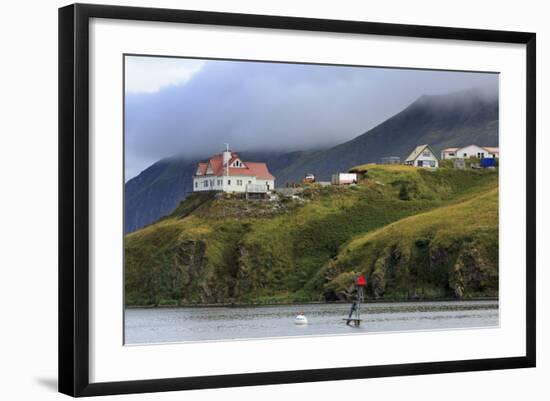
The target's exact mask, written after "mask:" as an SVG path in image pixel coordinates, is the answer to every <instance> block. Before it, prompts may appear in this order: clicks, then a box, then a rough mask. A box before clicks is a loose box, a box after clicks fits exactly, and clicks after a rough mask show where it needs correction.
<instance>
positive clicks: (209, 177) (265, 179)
mask: <svg viewBox="0 0 550 401" xmlns="http://www.w3.org/2000/svg"><path fill="white" fill-rule="evenodd" d="M274 188H275V177H274V176H273V175H271V173H270V172H269V169H268V168H267V164H265V163H258V162H249V161H244V160H241V158H240V157H239V155H238V153H236V152H232V151H231V150H229V146H228V145H227V146H226V149H225V151H224V152H222V153H220V154H216V155H213V156H212V157H210V159H209V160H208V161H206V162H203V163H199V164H198V165H197V170H196V171H195V174H194V175H193V191H194V192H201V191H223V192H242V193H246V194H267V193H268V192H269V191H270V190H272V189H274Z"/></svg>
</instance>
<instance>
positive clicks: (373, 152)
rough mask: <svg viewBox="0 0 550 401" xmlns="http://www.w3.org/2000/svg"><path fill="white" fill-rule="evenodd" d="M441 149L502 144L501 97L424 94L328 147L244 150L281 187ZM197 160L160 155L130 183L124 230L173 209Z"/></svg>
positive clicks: (471, 93) (185, 190)
mask: <svg viewBox="0 0 550 401" xmlns="http://www.w3.org/2000/svg"><path fill="white" fill-rule="evenodd" d="M423 143H429V144H430V145H431V146H432V148H433V149H434V150H435V151H436V152H438V151H439V150H441V149H443V148H445V147H449V146H463V145H468V144H470V143H477V144H480V145H485V146H498V99H497V98H496V97H490V96H487V95H486V94H485V93H483V91H481V90H475V89H472V90H469V91H464V92H459V93H453V94H447V95H437V96H422V97H420V98H419V99H417V100H416V101H415V102H414V103H412V104H411V105H410V106H408V107H407V108H406V109H404V110H403V111H401V112H400V113H398V114H396V115H395V116H393V117H391V118H390V119H388V120H386V121H385V122H383V123H382V124H380V125H378V126H377V127H375V128H373V129H371V130H369V131H367V132H365V133H364V134H362V135H360V136H358V137H356V138H355V139H353V140H351V141H348V142H345V143H343V144H340V145H337V146H334V147H332V148H329V149H325V150H312V151H303V152H291V153H267V152H242V153H241V156H242V157H243V159H245V160H249V161H264V162H267V164H268V166H269V169H270V171H271V173H272V174H274V175H275V176H276V178H277V179H276V183H275V184H276V186H277V187H283V186H285V183H287V182H297V181H300V180H301V179H302V177H303V176H304V174H305V173H314V174H316V176H317V178H318V179H320V180H330V176H331V174H333V173H334V172H338V171H347V170H349V169H350V168H351V167H353V166H355V165H359V164H365V163H370V162H379V161H380V158H381V157H384V156H400V157H401V158H402V159H404V158H405V157H406V156H407V155H408V154H409V153H410V151H411V150H412V149H414V148H415V147H416V146H417V145H418V144H423ZM197 162H198V160H182V159H177V158H172V159H165V160H161V161H159V162H157V163H155V164H153V165H152V166H151V167H149V168H148V169H146V170H145V171H143V172H142V173H141V174H140V175H138V176H137V177H135V178H133V179H131V180H129V181H128V182H127V183H126V186H125V196H126V198H125V232H132V231H134V230H136V229H139V228H141V227H143V226H145V225H147V224H150V223H152V222H154V221H155V220H157V219H158V218H159V217H161V216H164V215H166V214H168V213H170V212H171V211H172V210H173V209H174V208H175V207H176V206H177V204H178V203H179V201H181V200H182V199H184V198H185V196H186V195H187V193H189V192H191V191H192V175H193V173H194V171H195V167H196V163H197Z"/></svg>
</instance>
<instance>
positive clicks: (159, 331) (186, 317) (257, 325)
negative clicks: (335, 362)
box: [125, 301, 498, 344]
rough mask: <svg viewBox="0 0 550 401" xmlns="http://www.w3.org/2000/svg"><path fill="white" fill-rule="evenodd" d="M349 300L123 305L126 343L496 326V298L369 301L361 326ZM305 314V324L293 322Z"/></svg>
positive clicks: (362, 313) (364, 306) (362, 311)
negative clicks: (353, 323)
mask: <svg viewBox="0 0 550 401" xmlns="http://www.w3.org/2000/svg"><path fill="white" fill-rule="evenodd" d="M349 308H350V305H348V304H307V305H283V306H258V307H195V308H160V309H127V310H126V311H125V342H126V344H146V343H162V342H180V341H209V340H231V339H246V338H263V337H289V336H304V335H341V334H357V333H361V332H381V331H404V330H433V329H450V328H466V327H490V326H497V325H498V301H466V302H462V301H461V302H458V301H454V302H414V303H413V302H407V303H373V304H366V305H365V304H364V305H363V306H362V307H361V318H362V319H363V322H362V324H361V327H359V328H354V327H349V326H346V324H345V322H344V321H343V320H342V318H344V317H347V315H348V313H349ZM299 312H304V314H305V315H306V317H307V319H308V324H307V325H295V324H294V318H295V317H296V315H297V314H298V313H299Z"/></svg>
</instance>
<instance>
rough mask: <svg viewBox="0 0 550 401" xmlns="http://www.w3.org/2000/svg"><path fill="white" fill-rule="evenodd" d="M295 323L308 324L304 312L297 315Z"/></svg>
mask: <svg viewBox="0 0 550 401" xmlns="http://www.w3.org/2000/svg"><path fill="white" fill-rule="evenodd" d="M294 324H307V318H306V317H305V316H304V314H303V313H300V314H299V315H298V316H296V319H294Z"/></svg>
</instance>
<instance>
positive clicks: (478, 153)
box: [456, 145, 492, 159]
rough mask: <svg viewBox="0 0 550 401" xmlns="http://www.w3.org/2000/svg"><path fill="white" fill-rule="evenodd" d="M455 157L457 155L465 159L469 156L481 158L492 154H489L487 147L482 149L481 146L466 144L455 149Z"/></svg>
mask: <svg viewBox="0 0 550 401" xmlns="http://www.w3.org/2000/svg"><path fill="white" fill-rule="evenodd" d="M456 157H459V158H461V159H467V158H469V157H479V158H483V157H492V156H491V155H489V152H488V151H487V149H484V148H482V147H481V146H477V145H468V146H464V147H463V148H460V149H458V150H457V151H456Z"/></svg>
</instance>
